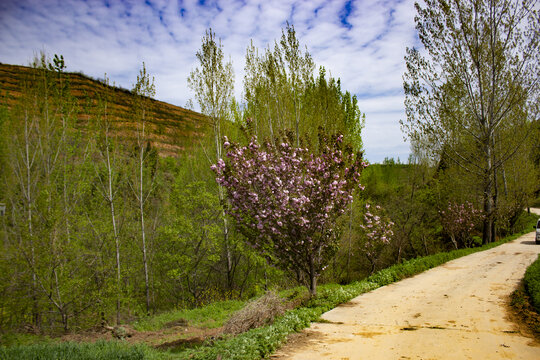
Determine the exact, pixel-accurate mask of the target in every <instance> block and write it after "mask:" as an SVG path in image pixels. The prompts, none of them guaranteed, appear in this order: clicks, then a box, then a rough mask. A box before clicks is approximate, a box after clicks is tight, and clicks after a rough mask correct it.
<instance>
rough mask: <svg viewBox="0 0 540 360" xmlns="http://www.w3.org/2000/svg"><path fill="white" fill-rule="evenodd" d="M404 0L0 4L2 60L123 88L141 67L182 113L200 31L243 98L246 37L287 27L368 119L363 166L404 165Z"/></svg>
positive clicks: (266, 39) (260, 43)
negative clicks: (41, 61)
mask: <svg viewBox="0 0 540 360" xmlns="http://www.w3.org/2000/svg"><path fill="white" fill-rule="evenodd" d="M413 4H414V1H412V0H217V1H215V0H198V1H189V0H187V1H183V0H175V1H166V0H147V1H137V0H132V1H130V0H125V1H120V0H86V1H84V0H57V1H53V0H1V1H0V62H2V63H6V64H18V65H27V64H29V63H30V61H31V59H32V57H33V55H34V54H35V53H37V52H39V51H42V50H43V51H45V52H46V53H47V54H49V55H51V56H52V55H53V54H62V55H64V58H65V60H66V64H67V67H68V71H82V72H83V73H85V74H87V75H90V76H92V77H95V78H102V77H103V76H104V74H105V73H106V74H107V76H108V77H109V79H110V80H111V82H114V83H115V84H116V85H119V86H122V87H124V88H128V89H130V88H131V87H132V85H133V83H134V82H135V81H136V77H137V74H138V71H139V70H140V68H141V65H142V62H143V61H144V62H145V64H146V67H147V70H148V71H149V72H150V74H151V75H153V76H154V77H155V84H156V90H157V94H156V98H157V99H159V100H162V101H166V102H169V103H172V104H175V105H179V106H185V104H186V103H187V101H188V99H190V98H193V95H192V94H191V93H190V90H189V89H188V87H187V77H188V75H189V72H190V71H191V70H192V69H193V68H194V67H195V66H196V65H197V64H196V59H195V53H196V52H197V50H198V49H199V47H200V44H201V38H202V36H203V35H204V32H205V29H207V28H208V27H211V28H212V29H213V30H214V31H215V32H216V35H217V36H218V37H220V38H221V39H222V43H223V46H224V52H225V54H226V56H228V57H230V59H231V60H232V61H233V65H234V69H235V74H236V87H235V89H236V96H237V98H238V99H241V95H242V79H243V68H244V56H245V52H246V47H247V46H248V44H249V42H250V40H251V39H252V40H253V43H254V44H255V46H257V47H258V48H264V47H266V46H267V45H268V44H273V42H274V40H276V39H279V37H280V36H281V29H282V28H284V26H285V24H286V22H287V21H288V22H289V23H290V24H293V25H294V27H295V29H296V32H297V36H298V38H299V40H300V43H301V44H302V45H305V46H307V48H308V51H309V52H310V53H311V54H312V56H313V58H314V60H315V63H316V64H317V66H325V67H326V69H327V70H329V71H330V72H331V74H332V76H334V77H339V78H341V81H342V88H343V89H345V90H349V91H351V92H352V93H354V94H356V95H357V96H358V99H359V105H360V109H361V110H362V111H363V112H364V113H365V114H366V127H365V129H364V131H363V140H364V146H365V150H366V156H367V158H368V160H369V161H371V162H380V161H382V160H383V159H384V158H385V157H394V158H398V157H399V158H400V159H401V160H407V157H408V154H409V145H408V144H407V143H405V142H404V141H403V135H402V133H401V131H400V127H399V120H400V119H403V118H404V116H405V114H404V107H403V90H402V74H403V72H404V70H405V65H404V61H403V56H404V55H405V48H406V47H411V46H417V47H418V46H419V43H418V39H417V36H416V32H415V30H414V20H413V19H414V15H415V11H414V5H413Z"/></svg>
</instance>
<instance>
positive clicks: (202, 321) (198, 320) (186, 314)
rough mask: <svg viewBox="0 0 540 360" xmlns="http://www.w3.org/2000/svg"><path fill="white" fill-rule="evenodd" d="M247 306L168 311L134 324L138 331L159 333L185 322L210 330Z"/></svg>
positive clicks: (236, 302)
mask: <svg viewBox="0 0 540 360" xmlns="http://www.w3.org/2000/svg"><path fill="white" fill-rule="evenodd" d="M244 305H245V301H239V300H228V301H219V302H215V303H212V304H209V305H207V306H204V307H201V308H195V309H183V310H173V311H167V312H164V313H162V314H159V315H155V316H152V317H147V318H143V319H141V320H139V321H136V322H134V323H133V324H132V327H133V328H134V329H135V330H137V331H157V330H161V329H163V328H165V327H167V324H171V323H175V322H178V321H185V322H187V323H188V324H189V326H194V327H204V328H208V329H212V328H217V327H220V326H223V324H224V323H225V322H226V321H227V320H228V319H229V317H230V316H231V314H232V313H234V312H235V311H238V310H239V309H241V308H242V307H243V306H244Z"/></svg>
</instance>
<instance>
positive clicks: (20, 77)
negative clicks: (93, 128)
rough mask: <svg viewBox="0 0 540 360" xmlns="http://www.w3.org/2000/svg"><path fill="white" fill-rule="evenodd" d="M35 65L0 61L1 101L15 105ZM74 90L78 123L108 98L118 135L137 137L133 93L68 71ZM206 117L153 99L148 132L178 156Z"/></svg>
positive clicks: (200, 132) (204, 127)
mask: <svg viewBox="0 0 540 360" xmlns="http://www.w3.org/2000/svg"><path fill="white" fill-rule="evenodd" d="M32 71H35V70H34V69H33V68H30V67H26V66H19V65H7V64H1V63H0V102H1V104H6V105H7V106H8V107H12V106H13V105H14V104H15V103H16V102H17V100H18V98H20V96H21V92H22V90H23V84H24V82H25V79H27V78H28V77H29V76H30V75H31V74H32ZM66 75H67V76H68V77H69V82H70V88H71V93H72V95H73V96H74V97H76V98H77V99H78V100H79V101H78V103H79V113H78V118H79V120H80V121H79V124H80V125H81V126H84V124H87V121H91V120H92V118H93V115H92V114H93V110H94V109H95V106H96V104H97V99H98V94H99V96H100V97H102V98H103V97H107V98H108V99H109V105H108V108H109V109H110V110H109V112H110V114H111V116H112V118H113V119H114V129H113V131H115V132H116V134H117V135H118V137H119V138H121V139H125V140H129V139H133V138H134V137H135V136H136V133H135V129H136V127H135V126H136V125H135V120H134V118H133V115H132V104H133V101H134V95H133V94H132V93H131V92H130V91H129V90H126V89H122V88H118V87H114V86H109V85H105V84H104V83H103V82H101V81H97V80H94V79H92V78H89V77H88V76H86V75H83V74H80V73H66ZM208 129H209V127H208V121H207V119H206V118H205V117H204V116H203V115H202V114H199V113H197V112H194V111H191V110H187V109H184V108H181V107H179V106H175V105H171V104H168V103H165V102H162V101H157V100H154V99H151V106H150V112H149V114H148V117H147V122H146V131H147V132H148V134H150V135H149V138H150V140H151V142H152V145H153V146H154V147H155V148H157V149H158V151H159V154H160V155H161V156H177V155H178V154H180V153H181V152H183V151H185V150H188V149H189V148H190V147H192V146H193V145H194V144H196V143H197V141H198V140H197V139H200V137H201V136H204V135H205V134H206V133H207V131H208Z"/></svg>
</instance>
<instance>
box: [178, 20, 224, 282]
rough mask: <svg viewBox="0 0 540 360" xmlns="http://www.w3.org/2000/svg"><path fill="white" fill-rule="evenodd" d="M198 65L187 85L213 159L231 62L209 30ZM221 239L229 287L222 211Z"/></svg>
mask: <svg viewBox="0 0 540 360" xmlns="http://www.w3.org/2000/svg"><path fill="white" fill-rule="evenodd" d="M196 56H197V60H198V62H199V66H198V67H197V68H195V70H193V71H191V73H190V75H189V77H188V86H189V88H190V89H191V90H192V91H193V92H194V94H195V99H196V100H197V103H198V104H199V106H200V108H201V112H202V113H203V114H204V115H206V116H207V117H208V119H209V121H210V123H211V126H212V128H213V130H214V131H213V132H214V134H213V135H214V146H215V148H214V151H215V152H214V154H215V160H217V159H221V158H222V151H223V150H222V149H223V145H222V136H223V134H222V131H223V127H224V125H223V122H224V120H226V119H227V118H228V116H229V110H230V104H231V100H232V97H233V90H234V71H233V67H232V63H231V62H225V61H224V54H223V45H222V44H221V40H218V39H216V34H215V33H214V32H213V31H212V29H208V30H207V31H206V33H205V36H204V37H203V38H202V44H201V49H200V50H199V51H197V54H196ZM218 195H219V200H220V201H221V202H223V201H224V200H225V192H224V190H223V188H222V187H221V186H218ZM222 220H223V240H224V251H225V260H226V263H227V264H226V274H227V285H228V286H229V287H230V286H232V281H233V279H232V277H233V272H234V268H233V267H234V264H233V258H232V257H233V256H232V249H231V242H230V234H229V230H230V224H229V222H228V219H227V216H226V214H225V209H223V212H222Z"/></svg>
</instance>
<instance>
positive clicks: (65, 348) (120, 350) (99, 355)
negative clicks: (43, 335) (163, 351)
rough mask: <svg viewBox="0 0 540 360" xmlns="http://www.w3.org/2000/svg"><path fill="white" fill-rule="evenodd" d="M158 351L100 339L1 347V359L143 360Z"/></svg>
mask: <svg viewBox="0 0 540 360" xmlns="http://www.w3.org/2000/svg"><path fill="white" fill-rule="evenodd" d="M157 356H158V354H157V352H155V351H152V350H151V349H150V348H148V347H146V346H144V345H136V346H133V345H128V344H126V343H123V342H119V341H100V342H96V343H92V344H80V343H73V342H65V343H41V344H33V345H24V346H22V345H17V346H12V347H0V359H39V360H64V359H65V360H68V359H69V360H101V359H103V360H108V359H121V360H142V359H157Z"/></svg>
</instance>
